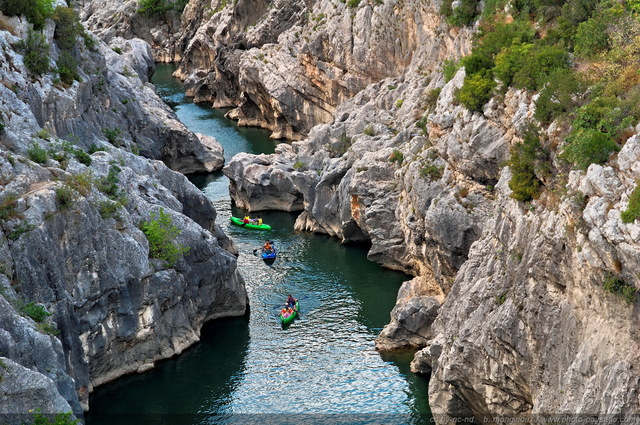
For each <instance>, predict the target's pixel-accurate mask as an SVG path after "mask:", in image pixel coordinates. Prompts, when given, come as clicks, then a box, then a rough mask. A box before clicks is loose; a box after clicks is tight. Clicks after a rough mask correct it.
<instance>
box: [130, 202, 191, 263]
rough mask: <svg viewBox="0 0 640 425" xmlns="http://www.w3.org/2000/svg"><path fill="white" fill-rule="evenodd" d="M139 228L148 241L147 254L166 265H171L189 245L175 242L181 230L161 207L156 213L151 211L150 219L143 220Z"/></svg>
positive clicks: (187, 250) (184, 252)
mask: <svg viewBox="0 0 640 425" xmlns="http://www.w3.org/2000/svg"><path fill="white" fill-rule="evenodd" d="M141 230H142V231H143V232H144V234H145V236H146V237H147V240H148V241H149V256H150V257H151V258H159V259H161V260H163V261H164V262H165V266H166V267H172V266H173V265H175V263H176V262H177V261H178V259H179V258H180V257H181V256H182V255H183V254H186V253H187V252H189V247H185V246H183V245H181V244H179V243H176V242H175V239H176V238H177V237H178V235H179V234H180V233H181V231H180V230H179V229H178V228H177V227H176V226H175V225H174V224H173V221H172V220H171V216H170V215H169V214H167V213H165V212H164V210H163V209H162V208H160V210H159V211H158V213H151V220H149V221H147V222H143V223H142V225H141Z"/></svg>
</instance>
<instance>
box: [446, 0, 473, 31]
mask: <svg viewBox="0 0 640 425" xmlns="http://www.w3.org/2000/svg"><path fill="white" fill-rule="evenodd" d="M479 3H480V2H479V1H478V0H462V1H461V2H460V5H459V6H458V7H456V8H455V9H451V14H450V16H447V15H445V16H447V23H448V24H449V25H451V26H454V27H462V26H465V25H471V24H472V23H473V22H475V20H476V18H477V17H478V16H479V15H480V12H479V10H478V6H479ZM449 7H451V6H449ZM445 10H446V9H445Z"/></svg>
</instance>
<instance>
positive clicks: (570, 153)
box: [562, 128, 620, 170]
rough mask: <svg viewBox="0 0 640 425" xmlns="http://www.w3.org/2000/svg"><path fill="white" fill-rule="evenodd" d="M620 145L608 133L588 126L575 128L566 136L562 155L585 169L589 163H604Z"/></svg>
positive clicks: (576, 165) (579, 167)
mask: <svg viewBox="0 0 640 425" xmlns="http://www.w3.org/2000/svg"><path fill="white" fill-rule="evenodd" d="M619 150H620V147H619V146H618V145H617V144H616V142H615V141H614V140H613V139H612V138H611V136H610V135H609V134H606V133H603V132H601V131H598V130H593V129H590V128H587V129H585V128H577V129H574V131H572V133H571V135H570V136H569V137H568V138H567V144H566V145H565V148H564V152H563V154H562V156H563V157H564V158H566V159H567V160H568V161H569V162H571V163H573V164H574V166H575V167H576V168H578V169H581V170H586V169H587V168H588V167H589V165H591V164H604V163H605V162H607V160H608V159H609V155H610V154H611V153H612V152H617V151H619Z"/></svg>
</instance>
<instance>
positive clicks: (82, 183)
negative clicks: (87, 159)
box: [65, 171, 93, 196]
mask: <svg viewBox="0 0 640 425" xmlns="http://www.w3.org/2000/svg"><path fill="white" fill-rule="evenodd" d="M65 183H66V184H68V185H69V186H70V187H72V188H73V189H75V190H76V191H77V192H78V193H80V194H81V195H82V196H87V195H89V193H91V189H92V187H93V179H92V177H91V171H87V172H84V173H78V174H71V175H70V176H69V177H67V178H66V179H65Z"/></svg>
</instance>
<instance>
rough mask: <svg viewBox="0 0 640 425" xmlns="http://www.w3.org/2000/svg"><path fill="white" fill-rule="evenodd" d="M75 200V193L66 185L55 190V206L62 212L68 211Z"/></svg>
mask: <svg viewBox="0 0 640 425" xmlns="http://www.w3.org/2000/svg"><path fill="white" fill-rule="evenodd" d="M75 200H76V194H75V191H74V190H73V189H72V188H71V187H70V186H68V185H66V184H65V185H64V186H61V187H58V188H56V204H57V205H58V208H60V209H62V210H68V209H69V208H71V207H72V206H73V203H74V202H75Z"/></svg>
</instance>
